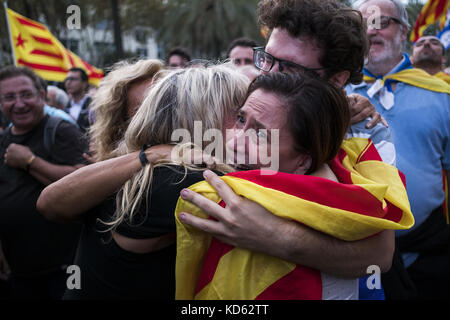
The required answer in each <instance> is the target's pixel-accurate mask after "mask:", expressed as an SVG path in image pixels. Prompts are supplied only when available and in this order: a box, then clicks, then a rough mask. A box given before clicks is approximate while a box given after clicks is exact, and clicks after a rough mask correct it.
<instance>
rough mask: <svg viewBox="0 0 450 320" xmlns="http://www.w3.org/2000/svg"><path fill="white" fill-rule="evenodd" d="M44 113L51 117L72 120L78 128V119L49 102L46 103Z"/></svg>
mask: <svg viewBox="0 0 450 320" xmlns="http://www.w3.org/2000/svg"><path fill="white" fill-rule="evenodd" d="M44 113H45V114H48V115H49V116H51V117H57V118H61V119H63V120H66V121H67V122H70V123H71V124H73V125H75V126H76V127H77V128H78V124H77V123H76V121H75V120H74V119H73V118H72V117H71V116H70V115H69V114H68V113H67V112H65V111H63V110H61V109H57V108H53V107H50V106H49V105H47V104H44Z"/></svg>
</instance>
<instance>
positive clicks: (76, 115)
mask: <svg viewBox="0 0 450 320" xmlns="http://www.w3.org/2000/svg"><path fill="white" fill-rule="evenodd" d="M88 79H89V78H88V75H87V74H86V72H85V71H84V70H83V69H81V68H72V69H70V70H69V72H68V73H67V77H66V79H65V81H64V85H65V87H66V91H67V93H68V94H69V96H70V101H69V105H68V107H67V108H66V109H65V110H64V111H66V112H67V113H68V114H70V115H71V116H72V118H73V119H74V120H75V121H76V122H77V124H78V127H79V128H80V129H81V131H82V132H83V133H84V132H86V131H87V130H88V128H89V126H90V122H89V120H90V119H89V104H90V103H91V101H92V98H91V97H89V95H88V94H87V92H86V90H87V87H88Z"/></svg>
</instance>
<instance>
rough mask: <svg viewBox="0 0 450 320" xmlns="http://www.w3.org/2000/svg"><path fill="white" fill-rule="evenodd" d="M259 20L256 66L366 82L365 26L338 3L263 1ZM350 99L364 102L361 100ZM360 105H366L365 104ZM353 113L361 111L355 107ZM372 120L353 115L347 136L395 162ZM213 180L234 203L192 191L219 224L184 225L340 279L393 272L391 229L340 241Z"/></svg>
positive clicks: (340, 82)
mask: <svg viewBox="0 0 450 320" xmlns="http://www.w3.org/2000/svg"><path fill="white" fill-rule="evenodd" d="M259 20H260V22H261V23H262V24H263V25H264V26H266V27H267V28H268V29H270V31H271V32H270V36H269V39H268V42H267V46H266V48H265V49H263V48H256V49H255V51H254V61H255V65H256V67H257V68H259V69H261V70H262V71H263V72H277V71H282V72H297V73H303V72H315V73H317V74H318V75H319V76H321V77H323V78H326V79H328V80H329V81H330V82H332V83H334V84H335V85H336V86H339V87H344V85H346V84H348V83H360V82H361V81H362V69H363V65H364V59H365V56H366V53H367V49H368V48H367V41H366V31H365V25H364V23H363V19H362V17H361V15H360V14H359V12H356V11H354V10H351V9H350V8H347V7H344V6H342V5H341V4H339V3H338V2H337V1H334V0H320V1H319V0H318V1H311V0H296V1H285V0H262V1H261V2H260V4H259ZM349 99H350V100H353V102H357V101H360V100H359V98H355V97H350V98H349ZM366 101H367V99H366ZM355 106H356V107H360V103H356V105H354V107H355ZM372 108H373V107H372ZM352 113H354V114H355V113H357V112H355V111H354V110H352ZM360 116H361V115H360ZM367 116H368V114H363V115H362V117H360V118H359V119H358V116H356V117H353V118H352V122H353V123H354V124H353V125H352V127H351V128H350V132H349V135H350V136H360V137H365V138H368V137H370V138H372V139H373V140H374V143H375V144H378V150H379V151H381V152H380V153H381V154H383V155H382V157H384V158H383V159H384V160H385V161H387V162H389V163H393V162H394V161H395V150H394V148H393V144H392V143H390V142H389V139H390V133H389V131H388V130H387V128H385V127H384V126H382V125H381V124H378V125H377V126H376V127H375V128H373V129H372V130H370V129H368V128H366V124H367V123H368V122H369V120H368V119H366V118H367ZM362 120H364V121H363V122H361V121H362ZM383 149H384V150H385V151H386V152H383ZM207 181H208V182H209V183H210V184H211V185H212V186H213V187H214V188H215V189H216V190H217V192H218V193H219V194H220V196H221V198H222V199H232V201H231V202H232V203H233V205H232V206H227V208H222V207H220V206H217V205H216V204H214V203H211V202H210V201H209V200H208V199H206V198H204V197H202V196H200V195H198V194H195V193H189V195H188V197H187V198H185V199H186V200H188V201H191V202H192V203H194V204H195V205H196V206H198V207H200V208H201V209H202V210H204V211H205V212H206V213H208V214H209V215H211V216H214V217H215V218H216V219H217V221H212V220H203V219H199V218H196V217H194V216H192V215H189V214H186V215H184V219H183V220H182V221H183V222H184V223H187V224H190V225H192V226H194V227H197V228H200V229H202V230H204V231H206V232H209V233H211V234H212V235H213V236H215V237H216V238H217V239H220V240H221V241H224V242H226V243H228V244H231V245H233V246H235V247H241V248H246V249H250V250H254V251H257V252H263V253H265V254H269V255H272V256H276V257H279V258H281V259H285V260H288V261H292V262H295V263H298V264H301V265H304V266H308V267H311V268H314V269H317V270H320V271H322V272H325V273H329V274H332V275H334V276H337V277H347V278H357V277H362V276H365V275H367V268H368V266H370V265H377V266H379V267H380V269H381V271H382V272H385V271H387V270H389V268H390V265H391V261H392V255H393V252H394V233H393V232H392V231H389V230H387V231H383V232H381V233H380V234H378V235H376V236H374V237H371V238H370V239H365V240H361V241H357V242H344V241H340V240H337V239H335V238H332V237H329V236H326V235H324V234H322V233H319V232H316V231H314V230H312V229H310V228H307V227H305V226H301V225H299V224H296V223H294V222H291V221H287V220H284V219H281V218H278V217H276V216H275V215H272V214H270V213H269V212H267V211H266V210H265V209H264V208H262V207H260V206H258V205H257V204H255V203H254V202H252V201H250V200H247V199H244V198H241V197H238V196H236V195H235V194H234V193H233V192H232V191H230V189H229V188H226V186H224V182H223V181H222V180H221V179H220V178H219V177H217V176H216V175H214V174H213V173H212V174H211V175H209V176H208V177H207ZM227 204H228V202H227ZM230 208H232V209H230Z"/></svg>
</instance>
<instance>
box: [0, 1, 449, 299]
mask: <svg viewBox="0 0 450 320" xmlns="http://www.w3.org/2000/svg"><path fill="white" fill-rule="evenodd" d="M373 6H377V7H378V9H379V10H378V11H377V12H379V16H377V17H376V19H372V18H373V17H372V14H373V11H372V10H370V8H373ZM258 18H259V23H260V24H261V26H263V27H264V28H265V29H266V30H268V31H269V32H268V35H267V39H266V43H265V44H264V45H262V44H258V43H256V42H255V41H253V40H251V39H248V38H238V39H236V40H235V41H233V42H232V43H230V45H229V48H228V50H227V55H228V61H225V62H223V63H208V64H205V63H204V61H200V60H195V59H192V58H191V55H190V54H189V52H188V51H187V50H186V49H184V48H181V47H176V48H174V49H172V50H170V52H169V54H168V56H167V58H166V60H165V61H160V60H156V59H147V60H138V61H134V62H129V61H121V62H119V63H117V64H115V65H114V66H113V67H112V68H111V70H109V72H108V73H107V75H106V76H105V77H104V78H103V79H102V81H101V82H100V85H99V87H98V88H92V87H90V86H89V83H88V80H89V79H88V75H87V74H86V72H85V71H84V70H83V69H79V68H73V69H71V70H69V72H68V74H67V77H66V80H65V82H64V89H65V90H63V89H61V88H58V87H56V86H51V85H48V86H47V83H46V82H45V81H44V80H43V79H42V78H40V77H39V76H38V75H37V74H36V73H34V72H33V71H32V70H30V69H28V68H25V67H16V66H7V67H4V68H2V69H0V106H1V109H0V110H1V113H0V117H1V118H0V120H1V121H0V130H1V131H0V132H1V133H0V298H1V297H2V296H3V297H4V298H15V299H54V300H58V299H66V300H85V299H89V300H92V299H93V300H98V299H100V300H101V299H119V300H120V299H164V300H173V299H175V298H181V299H185V298H186V297H187V298H189V299H191V298H194V297H195V298H200V299H201V298H216V299H220V298H224V297H226V298H227V299H255V298H257V297H265V298H266V299H267V298H268V297H269V298H274V299H283V298H285V299H289V298H291V299H302V298H304V299H339V300H341V299H355V300H356V299H381V300H383V299H386V300H396V299H433V298H439V299H443V298H444V299H445V298H447V299H448V298H450V292H449V291H448V288H450V274H449V273H448V270H450V226H449V224H450V221H449V216H448V211H449V210H448V206H449V204H448V200H447V201H446V193H445V192H446V191H445V183H443V181H444V182H445V181H446V179H447V180H448V178H449V177H450V174H449V172H450V98H449V94H450V85H449V78H450V76H449V75H448V74H446V73H445V70H444V69H445V63H446V61H445V48H444V46H443V45H442V43H441V42H440V41H439V39H438V38H436V37H434V36H424V37H422V38H421V39H419V40H418V41H417V42H416V43H415V45H414V49H413V53H412V55H411V57H410V56H409V55H408V54H407V53H405V52H404V51H403V48H404V43H405V42H406V37H407V32H408V28H409V27H410V26H409V24H408V15H407V11H406V9H405V6H404V4H403V3H402V2H401V1H398V0H360V1H357V2H356V3H355V4H354V8H349V7H347V6H345V5H343V4H341V3H340V2H338V1H335V0H293V1H283V0H261V1H260V3H259V5H258ZM370 21H378V24H370V23H368V22H370ZM199 124H200V129H199V126H198V125H199ZM179 130H184V131H183V132H186V133H187V134H188V135H189V136H190V137H196V136H200V137H205V136H208V134H210V133H211V132H218V134H219V135H221V136H222V137H225V138H224V141H223V143H222V144H218V145H219V147H218V148H216V149H214V150H213V151H211V148H210V142H211V139H200V141H197V140H195V139H194V143H195V144H196V145H193V144H192V143H185V142H186V141H184V140H183V141H182V143H179V142H180V141H179V140H176V139H174V132H178V131H179ZM188 142H191V141H188ZM197 142H198V143H197ZM361 146H362V147H361ZM262 150H263V151H265V152H266V153H267V150H271V151H272V150H276V152H275V153H276V154H272V153H273V152H272V153H271V152H269V154H270V161H271V162H270V163H267V162H264V161H262V160H261V158H260V157H259V156H260V154H261V151H262ZM344 150H345V151H344ZM224 153H226V154H227V155H228V154H231V159H228V158H227V159H224V156H223V154H224ZM253 156H255V157H253ZM345 157H347V158H345ZM253 158H254V159H256V161H254V162H252V161H251V160H252V159H253ZM240 160H243V161H242V162H240ZM275 162H276V164H277V170H276V171H277V172H276V173H273V174H272V175H268V176H270V178H266V177H265V173H267V172H272V170H273V167H274V163H275ZM350 163H351V165H350ZM268 168H270V169H271V170H267V169H268ZM344 168H345V169H344ZM254 176H257V178H254ZM299 176H300V177H306V178H301V179H300V180H299V178H298V177H299ZM230 177H238V178H239V179H243V180H245V179H250V180H251V181H252V182H253V181H254V180H255V179H256V180H257V181H258V183H259V184H260V185H261V188H258V189H257V191H255V190H253V189H251V188H250V187H248V183H247V182H246V183H247V184H245V183H244V187H242V189H239V190H238V188H237V187H230V185H229V184H227V182H228V183H230V181H232V180H230V179H231V178H230ZM249 177H251V178H249ZM227 179H228V180H227ZM252 179H253V180H252ZM250 180H249V181H250ZM202 181H207V182H208V183H209V185H210V186H212V188H213V189H214V190H215V192H210V191H208V192H206V191H203V193H202V192H200V191H198V190H201V188H199V187H197V188H195V187H194V186H200V185H201V182H202ZM269 181H270V184H269ZM274 181H275V186H276V187H273V186H272V183H273V182H274ZM299 181H300V182H299ZM398 181H400V183H398ZM199 183H200V184H199ZM299 183H300V186H299V185H298V184H299ZM302 183H305V184H308V186H309V185H310V183H314V184H311V185H316V188H317V189H318V190H319V191H320V196H317V194H316V193H315V192H316V191H313V190H311V191H307V192H306V194H302V195H301V196H300V195H298V194H297V190H299V189H302V187H301V184H302ZM269 186H270V187H269ZM193 187H194V188H193ZM273 188H275V189H277V188H278V189H277V190H278V191H279V192H281V191H283V192H288V191H286V190H288V189H289V188H293V189H294V190H295V191H291V190H289V192H288V193H289V197H294V196H295V197H297V198H299V197H300V198H302V200H303V199H305V201H311V202H317V203H318V204H320V205H321V207H320V210H319V209H317V208H316V207H313V206H311V207H306V208H311V209H305V207H297V205H294V206H292V207H289V208H287V209H286V210H287V211H289V212H285V213H279V212H278V211H276V210H275V209H277V208H278V207H283V206H284V205H285V204H286V203H294V202H289V201H290V200H289V201H287V200H286V201H281V202H285V203H284V204H283V205H282V203H281V202H280V203H278V202H277V201H280V200H277V199H278V198H277V197H278V195H277V196H275V195H273V194H272V193H269V191H268V190H272V189H273ZM322 189H323V190H322ZM194 190H196V191H194ZM205 190H209V189H205ZM214 190H213V191H214ZM343 190H345V192H344V191H343ZM344 193H345V194H344ZM392 195H394V196H392ZM272 197H273V198H272ZM255 198H256V199H258V198H264V201H261V202H260V201H257V200H255ZM252 199H253V200H252ZM283 199H284V198H283ZM344 199H345V200H344ZM221 200H222V201H221ZM267 203H268V204H267ZM341 205H342V206H343V207H341ZM344 207H345V210H349V211H351V212H352V214H353V215H352V214H349V216H351V217H353V216H354V215H355V214H356V215H364V216H368V217H369V218H368V220H367V222H365V223H364V225H365V227H364V228H362V229H363V230H360V229H359V228H360V227H359V225H358V223H357V221H356V220H357V219H356V218H355V220H354V221H353V220H351V219H350V220H340V219H337V220H336V221H341V222H339V223H338V222H336V223H335V225H333V226H330V227H328V225H329V224H330V223H331V222H330V221H325V220H326V219H333V215H332V214H334V212H335V209H336V208H340V209H342V208H344ZM181 208H182V211H181V212H178V211H177V210H181ZM194 208H199V209H201V210H200V211H201V213H200V214H199V213H198V212H197V211H196V209H194ZM305 210H306V211H308V210H309V211H308V212H305ZM353 211H354V212H356V213H353ZM175 212H177V213H176V214H175ZM196 212H197V213H196ZM207 216H209V217H210V219H205V217H207ZM309 217H313V218H311V219H312V220H308V219H310V218H309ZM330 217H331V218H330ZM321 219H322V221H321ZM352 219H353V218H352ZM379 220H383V222H380V221H379ZM342 221H346V222H345V223H344V222H342ZM386 221H389V223H385V222H386ZM299 222H301V223H299ZM184 228H187V229H186V230H197V231H199V232H201V234H207V235H209V236H211V237H212V238H213V240H211V239H209V240H207V241H206V242H205V243H206V244H205V245H204V248H205V252H207V253H206V254H205V256H202V257H200V255H198V257H197V258H198V259H199V260H201V261H205V264H204V265H203V266H196V268H192V265H191V267H190V268H187V267H186V268H184V269H183V265H184V263H185V261H184V260H183V259H184V258H183V257H184V256H185V255H186V254H187V255H194V252H196V251H194V250H193V249H192V251H190V248H191V247H192V248H193V247H194V245H193V244H189V245H187V244H186V242H185V241H186V240H185V239H186V238H185V237H184V235H183V233H182V231H183V230H184ZM350 235H351V236H350ZM200 238H201V237H197V238H195V237H193V238H192V239H190V240H189V241H193V242H196V245H198V244H199V243H202V242H201V239H200ZM202 239H203V238H202ZM189 243H190V242H189ZM202 245H203V244H202ZM231 248H239V249H241V250H242V251H243V252H251V253H255V255H254V256H251V257H252V259H253V260H252V261H256V260H257V259H259V258H258V256H257V255H258V254H263V256H269V257H273V259H272V260H262V261H263V262H262V263H263V264H267V265H271V266H272V267H273V268H275V269H276V268H278V267H279V266H281V265H284V266H286V265H287V263H289V264H292V265H293V266H295V269H289V272H287V271H286V273H284V274H283V275H282V276H279V278H274V279H272V278H271V277H273V275H272V274H270V273H267V272H261V273H259V272H257V271H255V269H252V268H250V267H248V266H247V267H246V269H245V270H246V271H245V272H244V271H243V270H244V268H242V269H240V268H234V269H229V270H233V272H234V273H236V272H237V273H239V272H242V274H238V275H236V274H231V273H230V272H229V273H225V274H226V275H227V276H226V281H228V282H229V283H232V286H234V287H235V288H237V287H239V286H244V285H246V284H247V282H248V279H247V278H252V279H253V280H254V281H255V283H257V284H258V285H256V286H251V290H250V288H246V289H245V290H240V291H239V292H240V293H242V292H245V295H238V294H236V295H235V294H234V292H232V291H230V289H229V287H226V286H223V287H221V288H219V286H218V285H216V287H215V288H214V289H210V288H209V287H208V285H207V282H205V281H206V280H202V279H204V278H205V277H206V278H208V277H210V278H208V279H209V280H208V281H214V273H212V274H209V273H211V272H209V273H208V271H205V270H209V269H206V268H207V267H208V266H210V263H213V264H214V262H210V261H212V260H214V256H219V255H220V256H222V255H224V254H226V252H229V251H230V250H231ZM214 250H216V251H214ZM188 251H189V252H188ZM222 251H223V252H222ZM199 252H200V251H199ZM219 253H220V254H219ZM211 256H212V258H211ZM211 259H212V260H211ZM217 259H218V258H217ZM216 264H217V261H216ZM73 265H75V266H77V267H78V268H79V270H80V274H79V279H76V280H75V281H78V282H79V285H77V286H68V285H67V283H68V282H67V279H68V276H69V274H68V271H67V270H68V267H69V266H73ZM369 266H377V267H378V268H379V269H380V271H381V272H382V275H381V285H380V286H377V287H376V288H373V286H369V285H368V281H369V275H368V272H367V270H368V267H369ZM268 269H269V268H268ZM276 270H278V273H280V271H279V270H280V269H276ZM293 270H296V271H295V272H294V271H293ZM298 270H300V271H298ZM220 272H222V271H221V269H220V268H218V269H217V271H216V273H220ZM274 273H276V272H274ZM185 278H189V281H194V284H193V285H191V287H189V286H190V285H187V283H188V282H189V281H186V280H185ZM268 278H270V279H272V280H271V281H272V282H273V283H275V284H277V283H278V282H279V281H282V280H283V279H285V282H286V283H285V284H284V287H283V288H282V290H279V291H277V289H274V288H276V287H277V286H276V285H275V286H274V285H272V283H270V286H269V285H267V283H268V282H267V281H269V280H268ZM192 279H194V280H192ZM287 279H288V280H287ZM317 279H318V280H317ZM253 280H252V281H253ZM217 281H220V279H219V280H217ZM222 281H223V279H222ZM234 282H236V283H234ZM240 282H242V283H240ZM269 282H270V281H269ZM261 283H266V285H261ZM313 283H315V284H313ZM317 283H319V285H317ZM258 286H259V287H260V288H259V287H258ZM256 287H258V288H259V289H255V288H256ZM300 287H306V288H311V289H310V290H309V291H307V292H305V290H304V288H303V289H302V290H303V291H302V290H299V288H300ZM313 287H314V289H313ZM269 289H270V290H269ZM221 290H222V291H221ZM187 292H189V294H187Z"/></svg>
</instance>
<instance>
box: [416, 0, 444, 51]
mask: <svg viewBox="0 0 450 320" xmlns="http://www.w3.org/2000/svg"><path fill="white" fill-rule="evenodd" d="M449 8H450V0H428V2H427V3H426V4H425V5H424V6H423V8H422V10H421V11H420V14H419V16H418V17H417V20H416V23H415V25H414V29H413V31H412V32H411V36H410V40H411V42H416V41H417V40H418V39H419V38H420V37H421V36H422V35H423V32H424V31H425V29H426V28H427V27H428V26H429V25H431V24H434V23H435V22H436V21H440V25H441V26H443V24H444V22H445V19H446V17H447V12H448V10H449Z"/></svg>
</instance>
